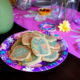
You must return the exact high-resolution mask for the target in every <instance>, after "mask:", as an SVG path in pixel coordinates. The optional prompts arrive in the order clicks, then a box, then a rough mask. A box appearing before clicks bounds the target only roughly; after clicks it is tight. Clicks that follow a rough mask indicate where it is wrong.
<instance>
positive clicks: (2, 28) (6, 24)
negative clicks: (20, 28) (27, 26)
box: [0, 0, 13, 34]
mask: <svg viewBox="0 0 80 80" xmlns="http://www.w3.org/2000/svg"><path fill="white" fill-rule="evenodd" d="M12 25H13V11H12V7H11V5H10V3H9V0H0V34H3V33H6V32H8V31H9V30H10V29H11V28H12Z"/></svg>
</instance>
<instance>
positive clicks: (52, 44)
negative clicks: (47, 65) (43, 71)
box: [48, 41, 57, 48]
mask: <svg viewBox="0 0 80 80" xmlns="http://www.w3.org/2000/svg"><path fill="white" fill-rule="evenodd" d="M48 43H49V46H50V47H51V48H53V47H54V46H55V45H56V44H57V41H52V42H50V41H48Z"/></svg>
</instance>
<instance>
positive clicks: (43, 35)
mask: <svg viewBox="0 0 80 80" xmlns="http://www.w3.org/2000/svg"><path fill="white" fill-rule="evenodd" d="M33 33H34V34H37V35H38V36H41V37H45V34H43V33H41V32H38V31H34V32H33Z"/></svg>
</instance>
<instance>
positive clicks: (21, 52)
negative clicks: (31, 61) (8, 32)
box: [9, 45, 31, 61]
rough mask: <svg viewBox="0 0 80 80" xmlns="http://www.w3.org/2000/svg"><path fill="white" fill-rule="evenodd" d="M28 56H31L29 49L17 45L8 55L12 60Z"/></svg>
mask: <svg viewBox="0 0 80 80" xmlns="http://www.w3.org/2000/svg"><path fill="white" fill-rule="evenodd" d="M30 56H31V51H30V50H29V49H28V48H27V47H25V46H22V45H18V46H16V47H15V48H14V49H13V51H12V53H11V55H10V56H9V57H10V58H11V59H12V60H18V61H22V60H24V59H27V58H29V57H30Z"/></svg>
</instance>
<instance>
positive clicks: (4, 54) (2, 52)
mask: <svg viewBox="0 0 80 80" xmlns="http://www.w3.org/2000/svg"><path fill="white" fill-rule="evenodd" d="M22 33H25V31H24V32H19V33H16V34H13V35H11V36H10V37H8V38H7V39H6V40H5V41H4V42H3V43H2V44H1V46H0V57H1V59H2V60H3V61H4V62H5V63H6V64H7V65H8V66H10V67H12V68H14V69H17V70H21V71H25V72H41V71H46V70H49V69H52V68H55V67H57V66H59V65H60V64H61V63H62V62H63V61H64V60H65V59H66V58H67V55H68V48H67V44H66V42H65V41H64V40H63V39H60V41H62V42H63V43H64V48H63V49H62V53H61V56H60V57H59V59H58V60H56V61H55V62H41V64H42V65H43V66H42V67H36V68H32V67H27V66H21V65H19V64H18V62H17V61H12V60H11V59H10V58H9V57H8V51H9V50H10V48H11V46H12V45H13V43H14V42H15V41H16V38H17V37H19V36H20V35H21V34H22ZM55 36H58V35H56V34H55Z"/></svg>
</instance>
